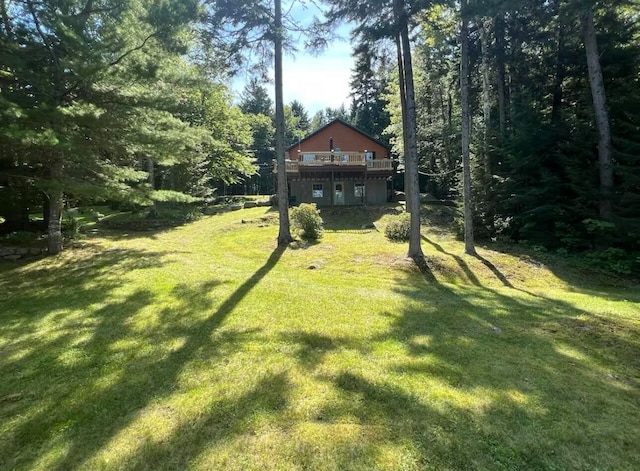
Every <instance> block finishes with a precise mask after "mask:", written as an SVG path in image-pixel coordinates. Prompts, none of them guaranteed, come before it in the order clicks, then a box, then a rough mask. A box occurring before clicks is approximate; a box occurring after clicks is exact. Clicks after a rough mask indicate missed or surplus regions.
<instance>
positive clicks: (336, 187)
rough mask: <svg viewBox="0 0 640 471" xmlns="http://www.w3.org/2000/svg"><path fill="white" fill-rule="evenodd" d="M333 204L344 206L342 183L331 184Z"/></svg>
mask: <svg viewBox="0 0 640 471" xmlns="http://www.w3.org/2000/svg"><path fill="white" fill-rule="evenodd" d="M333 204H334V205H336V206H341V205H344V183H342V182H335V183H334V184H333Z"/></svg>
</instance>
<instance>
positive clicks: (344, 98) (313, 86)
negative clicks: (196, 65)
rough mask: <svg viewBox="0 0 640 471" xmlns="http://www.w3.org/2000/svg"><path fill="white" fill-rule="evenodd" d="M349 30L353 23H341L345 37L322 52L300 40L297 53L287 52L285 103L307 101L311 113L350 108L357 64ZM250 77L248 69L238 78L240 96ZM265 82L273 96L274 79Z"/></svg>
mask: <svg viewBox="0 0 640 471" xmlns="http://www.w3.org/2000/svg"><path fill="white" fill-rule="evenodd" d="M283 9H285V7H284V6H283ZM285 10H286V9H285ZM292 13H293V14H294V17H295V16H296V15H299V16H300V22H301V23H302V24H305V23H307V21H305V20H306V19H307V18H308V16H309V11H308V10H300V11H299V12H296V11H295V9H294V10H293V12H292ZM303 15H304V17H303ZM349 32H350V27H349V26H347V25H343V26H341V27H340V28H339V29H338V34H339V36H340V37H341V38H343V39H338V40H335V41H332V42H331V43H330V44H329V45H328V46H327V48H326V49H325V50H324V51H323V52H322V53H321V54H319V55H312V54H310V53H308V52H305V51H304V48H303V46H302V44H298V46H297V47H298V49H299V51H298V52H296V53H295V55H293V56H292V55H290V54H285V55H284V60H283V72H282V73H283V91H284V102H285V104H288V103H291V102H292V101H293V100H298V101H299V102H300V103H302V104H303V105H304V107H305V109H306V110H307V113H308V114H309V117H313V115H314V114H315V113H316V112H317V111H319V110H321V109H324V108H326V107H328V106H330V107H331V108H338V107H340V106H341V105H343V104H344V105H345V107H346V108H347V109H349V105H350V102H351V100H350V99H349V79H350V76H351V69H352V68H353V58H352V57H351V44H350V43H349ZM271 77H273V71H271ZM249 79H250V74H249V73H248V72H246V71H245V72H241V73H240V74H238V76H237V77H236V78H235V80H234V82H233V84H232V89H233V92H234V95H235V96H236V99H237V98H238V97H239V95H240V92H242V89H243V88H244V85H245V84H246V83H247V82H248V81H249ZM265 86H266V88H267V90H269V94H270V96H271V99H272V100H273V99H274V87H273V83H271V84H265Z"/></svg>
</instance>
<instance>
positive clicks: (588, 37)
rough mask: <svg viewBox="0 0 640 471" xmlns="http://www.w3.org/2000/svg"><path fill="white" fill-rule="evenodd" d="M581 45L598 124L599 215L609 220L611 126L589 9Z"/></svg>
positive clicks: (610, 210)
mask: <svg viewBox="0 0 640 471" xmlns="http://www.w3.org/2000/svg"><path fill="white" fill-rule="evenodd" d="M582 26H583V31H584V46H585V49H586V52H587V66H588V69H589V82H590V83H591V96H592V98H593V110H594V112H595V115H596V125H597V127H598V135H599V141H598V160H599V166H600V204H599V209H600V217H601V218H603V219H611V217H612V207H611V194H612V192H613V165H612V160H611V129H610V128H609V112H608V111H607V95H606V92H605V89H604V79H603V78H602V68H601V67H600V55H599V54H598V43H597V41H596V30H595V26H594V24H593V10H589V11H588V12H587V13H585V14H584V15H582Z"/></svg>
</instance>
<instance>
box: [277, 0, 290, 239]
mask: <svg viewBox="0 0 640 471" xmlns="http://www.w3.org/2000/svg"><path fill="white" fill-rule="evenodd" d="M282 41H283V38H282V0H275V39H274V48H275V51H274V54H275V66H274V69H275V70H274V72H275V85H276V90H275V98H276V100H275V101H276V136H275V137H276V161H277V162H278V211H279V223H280V224H279V225H280V228H279V232H278V247H286V246H287V245H288V244H289V243H290V242H292V241H293V237H291V228H290V225H289V191H288V187H287V167H286V162H285V158H284V132H285V130H284V99H283V91H282Z"/></svg>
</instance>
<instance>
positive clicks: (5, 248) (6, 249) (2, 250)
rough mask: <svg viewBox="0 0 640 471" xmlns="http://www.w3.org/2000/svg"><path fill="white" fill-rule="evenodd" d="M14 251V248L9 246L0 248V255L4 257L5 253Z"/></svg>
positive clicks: (9, 253)
mask: <svg viewBox="0 0 640 471" xmlns="http://www.w3.org/2000/svg"><path fill="white" fill-rule="evenodd" d="M14 253H16V252H15V250H14V249H12V248H9V247H4V248H1V249H0V257H4V256H5V255H13V254H14Z"/></svg>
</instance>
